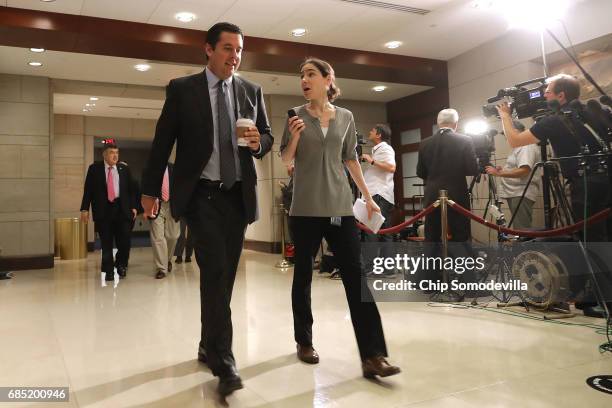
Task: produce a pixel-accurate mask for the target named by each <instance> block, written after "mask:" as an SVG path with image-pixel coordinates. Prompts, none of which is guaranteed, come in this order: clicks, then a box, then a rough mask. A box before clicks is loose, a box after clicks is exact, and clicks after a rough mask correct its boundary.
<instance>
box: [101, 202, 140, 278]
mask: <svg viewBox="0 0 612 408" xmlns="http://www.w3.org/2000/svg"><path fill="white" fill-rule="evenodd" d="M119 200H120V199H117V200H115V201H114V202H113V203H112V204H110V207H109V208H110V210H109V214H107V217H106V219H105V220H104V221H98V222H96V223H95V229H96V231H97V232H98V235H100V242H101V244H102V264H101V268H100V269H101V271H102V272H106V273H110V274H112V273H114V271H113V268H114V267H115V266H117V267H119V266H122V267H125V268H127V266H128V261H129V259H130V248H131V240H130V234H131V232H132V220H131V219H129V218H127V217H126V216H125V215H124V214H122V213H121V204H120V202H119ZM115 245H116V246H117V256H116V257H115V259H114V260H113V247H114V246H115Z"/></svg>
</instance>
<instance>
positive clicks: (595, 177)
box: [497, 74, 610, 242]
mask: <svg viewBox="0 0 612 408" xmlns="http://www.w3.org/2000/svg"><path fill="white" fill-rule="evenodd" d="M544 97H545V98H546V100H547V101H548V102H549V104H550V103H551V101H557V102H558V103H559V105H560V113H559V114H557V115H551V116H546V117H543V118H541V119H540V120H539V121H537V122H536V123H535V124H534V125H533V126H532V127H531V128H530V129H528V130H524V131H522V132H521V131H518V130H516V129H514V128H513V127H512V116H511V108H510V107H509V106H508V104H507V103H503V104H501V105H498V106H497V110H498V112H499V115H500V117H501V120H502V124H503V127H504V133H505V135H506V138H507V139H508V143H509V144H510V146H512V147H520V146H527V145H532V144H536V143H539V142H544V143H545V142H546V141H547V140H548V141H550V144H551V145H552V148H553V150H554V152H555V155H556V156H557V157H566V156H576V155H578V154H580V153H581V148H582V146H584V145H586V146H588V147H589V151H590V152H593V153H594V152H597V151H599V149H600V148H601V146H600V145H599V143H598V142H597V141H596V140H595V138H594V137H593V136H592V135H591V134H590V133H589V131H588V130H587V129H586V128H585V127H584V125H583V124H582V123H581V122H580V120H579V119H578V117H577V114H576V112H575V109H574V108H573V106H572V104H571V102H572V101H574V100H578V98H579V97H580V84H579V82H578V80H577V79H576V78H574V77H572V76H569V75H564V74H560V75H557V76H554V77H552V78H549V80H548V87H547V88H546V91H545V92H544ZM555 103H556V102H555ZM560 164H561V172H562V174H563V177H565V178H566V179H567V182H568V184H569V187H570V195H571V204H572V210H573V213H574V220H575V221H579V220H582V219H583V218H584V216H585V212H586V217H590V216H591V215H593V214H595V213H597V212H599V211H601V210H603V209H605V208H607V207H608V206H609V201H610V181H609V178H608V175H607V174H605V173H594V172H588V173H587V182H586V186H585V182H584V179H583V177H582V176H581V174H580V172H579V170H580V165H579V160H578V159H570V160H561V162H560ZM585 187H586V192H587V194H588V196H587V200H586V202H585V197H584V195H585ZM582 238H583V234H581V239H582ZM607 240H608V236H607V231H606V223H605V222H599V223H595V224H592V225H590V226H589V227H588V228H587V241H595V242H598V241H599V242H604V241H607Z"/></svg>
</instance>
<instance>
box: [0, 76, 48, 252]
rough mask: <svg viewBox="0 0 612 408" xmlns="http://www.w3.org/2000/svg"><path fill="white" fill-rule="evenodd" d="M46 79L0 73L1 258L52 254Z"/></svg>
mask: <svg viewBox="0 0 612 408" xmlns="http://www.w3.org/2000/svg"><path fill="white" fill-rule="evenodd" d="M52 109H53V107H52V99H51V97H50V91H49V79H48V78H42V77H30V76H17V75H5V74H0V231H2V233H1V234H0V247H1V248H2V256H19V255H41V254H49V253H52V252H53V240H52V236H53V229H52V228H53V226H52V222H51V218H52V217H51V216H50V215H51V214H52V212H53V210H52V200H51V199H50V194H51V191H52V188H53V180H52V178H51V171H50V160H49V158H50V151H51V146H52V144H53V136H52V134H51V132H50V128H51V122H52V116H51V114H50V112H51V111H52Z"/></svg>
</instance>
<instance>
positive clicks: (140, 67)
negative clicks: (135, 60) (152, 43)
mask: <svg viewBox="0 0 612 408" xmlns="http://www.w3.org/2000/svg"><path fill="white" fill-rule="evenodd" d="M134 69H136V70H137V71H140V72H145V71H148V70H150V69H151V66H150V65H149V64H136V65H134Z"/></svg>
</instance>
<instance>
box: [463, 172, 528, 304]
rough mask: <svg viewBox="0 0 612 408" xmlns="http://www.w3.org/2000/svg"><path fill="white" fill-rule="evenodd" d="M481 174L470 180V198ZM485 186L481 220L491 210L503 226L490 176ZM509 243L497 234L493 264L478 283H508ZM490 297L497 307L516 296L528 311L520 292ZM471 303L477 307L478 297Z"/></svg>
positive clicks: (510, 263)
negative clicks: (493, 281)
mask: <svg viewBox="0 0 612 408" xmlns="http://www.w3.org/2000/svg"><path fill="white" fill-rule="evenodd" d="M483 174H484V168H483V169H481V172H480V173H479V174H478V176H476V177H474V178H473V179H472V182H471V184H470V188H469V192H470V196H472V191H473V189H474V186H475V185H476V184H477V183H479V182H480V181H481V179H482V175H483ZM487 185H488V200H487V204H486V207H485V212H484V215H483V218H486V216H487V213H488V211H489V210H491V214H492V215H493V217H494V218H495V223H496V224H497V225H500V226H502V225H505V224H506V219H505V216H504V213H503V212H502V211H501V208H502V201H501V200H500V198H499V196H498V194H497V186H496V184H495V181H494V179H493V177H491V176H488V177H487ZM491 203H493V204H491ZM510 242H511V240H510V238H509V237H508V236H507V235H506V234H504V233H503V232H501V231H498V232H497V250H496V251H495V258H494V260H493V262H491V263H490V264H489V265H487V268H486V270H485V271H484V273H483V274H482V275H481V276H480V279H478V282H484V281H485V280H487V278H489V277H492V278H493V280H495V282H498V283H502V284H505V283H508V282H510V278H511V277H512V259H513V257H514V255H513V251H512V246H511V245H510ZM502 287H503V286H502ZM491 296H492V297H493V298H494V299H495V300H497V301H498V302H499V303H498V307H500V306H505V305H508V304H509V303H508V302H509V301H510V299H512V298H513V297H515V296H518V297H519V298H520V302H519V303H518V304H519V305H522V306H524V307H525V309H526V310H527V311H529V304H528V303H527V301H526V299H525V297H524V296H523V294H522V293H521V292H520V291H511V290H506V289H502V290H501V291H499V292H498V293H493V292H492V293H491ZM471 303H472V305H477V304H478V297H475V298H474V299H472V302H471Z"/></svg>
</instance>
